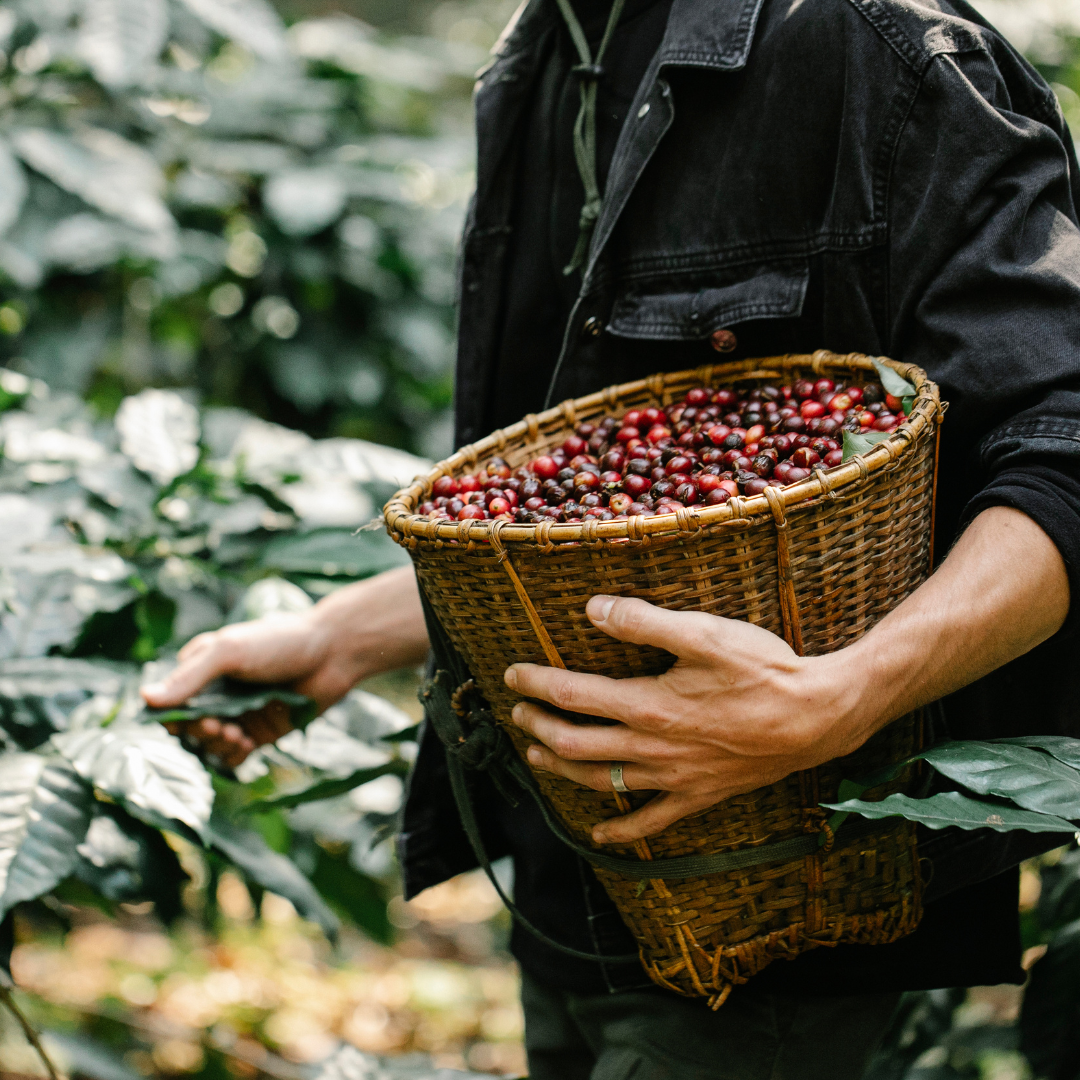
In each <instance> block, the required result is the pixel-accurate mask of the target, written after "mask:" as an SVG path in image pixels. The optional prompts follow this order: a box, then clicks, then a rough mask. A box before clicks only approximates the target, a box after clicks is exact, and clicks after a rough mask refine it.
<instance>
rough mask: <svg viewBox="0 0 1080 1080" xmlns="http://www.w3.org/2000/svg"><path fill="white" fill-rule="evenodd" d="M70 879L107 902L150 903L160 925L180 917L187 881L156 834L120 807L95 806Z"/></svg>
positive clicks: (166, 846)
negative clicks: (183, 887) (183, 891)
mask: <svg viewBox="0 0 1080 1080" xmlns="http://www.w3.org/2000/svg"><path fill="white" fill-rule="evenodd" d="M77 850H78V854H79V859H78V862H77V864H76V866H75V871H74V873H75V877H76V878H77V879H78V880H79V881H80V882H82V883H83V884H85V885H87V886H89V887H90V888H91V889H93V890H94V891H95V892H96V893H98V894H100V895H101V896H102V897H104V898H105V899H106V900H108V901H113V902H116V903H120V902H139V901H143V900H152V901H153V902H154V907H155V910H156V913H157V915H158V917H159V918H160V919H162V920H163V921H164V922H165V923H171V922H173V921H174V920H175V919H176V918H177V917H178V916H179V915H181V914H182V913H183V904H182V902H181V898H180V889H181V887H182V886H183V884H184V883H185V882H186V881H187V880H188V876H187V874H186V873H185V872H184V870H183V869H182V867H181V866H180V861H179V859H177V857H176V852H174V851H173V849H172V848H171V847H169V845H168V843H167V842H166V841H165V838H164V837H163V836H162V835H161V833H160V832H159V831H158V830H157V829H155V828H153V827H151V826H149V825H146V824H144V823H143V822H141V821H139V820H138V819H137V818H135V817H132V815H131V814H129V813H128V812H127V811H126V810H124V809H123V807H120V806H117V805H115V804H110V803H103V802H98V803H95V805H94V815H93V817H92V818H91V820H90V827H89V829H88V830H87V833H86V839H85V840H83V842H82V843H81V844H80V845H79V847H78V849H77Z"/></svg>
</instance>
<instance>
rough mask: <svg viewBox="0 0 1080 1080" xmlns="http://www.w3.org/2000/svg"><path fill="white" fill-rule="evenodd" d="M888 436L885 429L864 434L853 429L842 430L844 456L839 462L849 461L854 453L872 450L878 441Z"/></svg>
mask: <svg viewBox="0 0 1080 1080" xmlns="http://www.w3.org/2000/svg"><path fill="white" fill-rule="evenodd" d="M888 437H889V434H888V432H886V431H871V432H869V433H868V434H866V435H863V434H862V433H860V432H855V431H845V432H844V456H843V457H842V458H841V459H840V460H841V463H843V462H845V461H850V460H851V459H852V458H853V457H854V456H855V455H856V454H865V453H866V452H867V451H868V450H873V448H874V447H875V446H877V444H878V443H879V442H884V441H885V440H886V439H887V438H888Z"/></svg>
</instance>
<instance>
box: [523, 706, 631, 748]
mask: <svg viewBox="0 0 1080 1080" xmlns="http://www.w3.org/2000/svg"><path fill="white" fill-rule="evenodd" d="M511 715H512V718H513V721H514V723H515V724H517V725H518V727H520V728H523V729H524V730H525V731H527V732H529V734H530V735H533V736H535V737H536V738H537V739H539V740H540V741H541V742H542V743H545V744H546V745H547V746H549V747H550V748H551V749H552V750H553V751H554V752H555V753H556V754H557V755H558V756H559V757H561V758H565V759H566V760H567V761H575V760H577V761H625V760H626V759H627V758H634V757H636V752H635V745H634V744H635V742H636V740H635V738H634V736H633V733H632V732H630V731H629V730H628V729H627V728H625V727H623V725H622V724H611V725H600V724H573V723H571V722H570V721H568V720H563V719H561V718H560V717H558V716H552V714H551V713H549V712H547V711H546V710H545V709H541V708H540V707H539V706H538V705H533V704H532V703H531V702H528V701H522V702H519V703H518V704H517V705H515V706H514V711H513V713H512V714H511Z"/></svg>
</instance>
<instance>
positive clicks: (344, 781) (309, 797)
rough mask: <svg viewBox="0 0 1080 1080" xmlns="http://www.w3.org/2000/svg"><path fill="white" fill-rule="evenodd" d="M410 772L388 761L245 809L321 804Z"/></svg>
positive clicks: (261, 801)
mask: <svg viewBox="0 0 1080 1080" xmlns="http://www.w3.org/2000/svg"><path fill="white" fill-rule="evenodd" d="M408 771H409V766H408V765H407V764H406V763H405V762H404V761H400V760H395V761H388V762H387V763H386V764H385V765H376V766H375V767H374V768H371V769H357V770H356V772H354V773H352V774H351V775H349V776H345V777H342V778H341V779H340V780H320V781H319V782H318V783H317V784H312V785H311V787H307V788H304V789H303V790H302V791H293V792H289V793H287V794H285V795H276V796H274V797H273V798H271V799H259V800H257V801H256V802H252V803H250V804H249V805H248V806H247V807H245V809H247V810H254V811H257V812H259V813H262V812H263V811H266V810H289V809H291V808H292V807H294V806H300V805H302V804H303V803H309V802H319V801H321V800H322V799H335V798H337V797H338V796H339V795H347V794H348V793H349V792H350V791H352V789H353V788H358V787H360V785H361V784H367V783H369V782H370V781H372V780H377V779H378V778H379V777H380V776H386V775H388V774H389V775H393V776H404V775H405V774H406V773H407V772H408Z"/></svg>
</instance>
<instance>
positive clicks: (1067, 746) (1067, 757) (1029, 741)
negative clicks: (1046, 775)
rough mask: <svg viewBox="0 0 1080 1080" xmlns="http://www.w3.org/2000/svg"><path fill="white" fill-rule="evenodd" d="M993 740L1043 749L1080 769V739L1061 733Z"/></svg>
mask: <svg viewBox="0 0 1080 1080" xmlns="http://www.w3.org/2000/svg"><path fill="white" fill-rule="evenodd" d="M994 742H995V743H1003V744H1005V745H1006V746H1030V747H1031V748H1032V749H1035V750H1043V751H1045V752H1046V753H1047V754H1049V755H1050V756H1051V757H1055V758H1057V760H1058V761H1060V762H1062V763H1064V764H1065V765H1068V766H1070V767H1071V768H1073V769H1080V739H1067V738H1065V736H1063V735H1025V736H1021V737H1019V738H1015V739H994Z"/></svg>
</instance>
